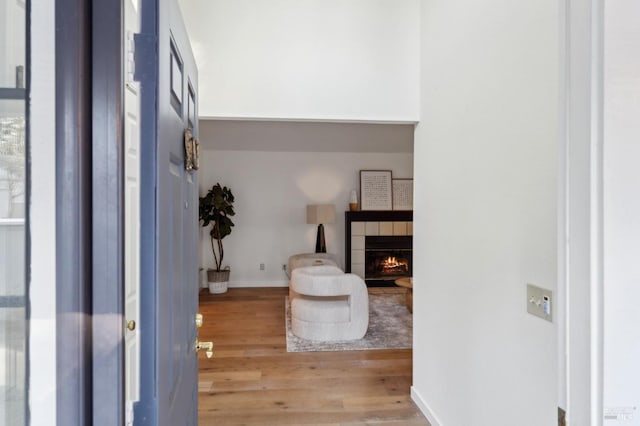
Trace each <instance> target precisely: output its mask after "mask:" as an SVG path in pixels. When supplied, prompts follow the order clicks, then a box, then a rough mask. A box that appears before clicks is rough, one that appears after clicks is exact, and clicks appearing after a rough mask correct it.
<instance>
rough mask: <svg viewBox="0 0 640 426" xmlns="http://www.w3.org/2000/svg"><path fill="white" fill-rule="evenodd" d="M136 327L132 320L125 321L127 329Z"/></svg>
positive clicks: (131, 329)
mask: <svg viewBox="0 0 640 426" xmlns="http://www.w3.org/2000/svg"><path fill="white" fill-rule="evenodd" d="M135 329H136V322H135V321H134V320H129V321H127V330H129V331H133V330H135Z"/></svg>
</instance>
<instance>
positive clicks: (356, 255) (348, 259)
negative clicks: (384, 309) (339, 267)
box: [345, 211, 413, 286]
mask: <svg viewBox="0 0 640 426" xmlns="http://www.w3.org/2000/svg"><path fill="white" fill-rule="evenodd" d="M345 239H346V241H345V269H346V271H347V272H352V273H354V274H356V275H359V276H360V277H362V278H363V279H364V280H365V282H366V283H367V285H368V286H390V285H393V284H394V281H395V280H396V279H398V278H401V277H410V276H411V275H412V248H413V212H411V211H357V212H346V213H345Z"/></svg>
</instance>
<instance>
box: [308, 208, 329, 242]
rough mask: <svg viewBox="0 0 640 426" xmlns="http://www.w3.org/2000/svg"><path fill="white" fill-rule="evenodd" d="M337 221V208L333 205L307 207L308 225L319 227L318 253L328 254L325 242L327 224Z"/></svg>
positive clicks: (317, 237)
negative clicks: (325, 225)
mask: <svg viewBox="0 0 640 426" xmlns="http://www.w3.org/2000/svg"><path fill="white" fill-rule="evenodd" d="M335 221H336V206H335V205H333V204H310V205H308V206H307V223H308V224H310V225H315V224H317V225H318V235H317V236H316V253H326V252H327V245H326V243H325V240H324V225H323V224H325V223H334V222H335Z"/></svg>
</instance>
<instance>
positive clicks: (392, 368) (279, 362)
mask: <svg viewBox="0 0 640 426" xmlns="http://www.w3.org/2000/svg"><path fill="white" fill-rule="evenodd" d="M372 291H374V292H375V291H377V292H394V291H402V289H394V288H391V289H372ZM287 292H288V289H286V288H253V289H248V288H247V289H230V290H229V292H227V293H226V294H223V295H210V294H208V293H207V292H206V290H205V292H202V293H200V313H202V314H203V315H204V326H203V327H202V328H201V329H200V340H201V341H213V344H214V357H213V358H212V359H207V358H206V357H205V356H204V354H202V353H200V354H199V355H198V357H199V362H200V367H199V421H200V425H295V424H298V425H303V424H304V425H355V424H371V425H373V424H376V425H377V424H385V425H407V426H410V425H429V423H428V422H427V420H426V419H425V418H424V416H423V415H422V414H421V413H420V411H419V410H418V408H417V407H416V406H415V404H414V403H413V401H412V400H411V397H410V386H411V370H412V359H411V357H412V353H411V350H410V349H403V350H372V351H344V352H302V353H287V350H286V341H285V326H284V323H285V317H284V297H285V296H286V295H287Z"/></svg>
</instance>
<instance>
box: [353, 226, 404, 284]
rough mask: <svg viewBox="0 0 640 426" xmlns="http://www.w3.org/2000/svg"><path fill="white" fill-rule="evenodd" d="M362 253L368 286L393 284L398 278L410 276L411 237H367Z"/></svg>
mask: <svg viewBox="0 0 640 426" xmlns="http://www.w3.org/2000/svg"><path fill="white" fill-rule="evenodd" d="M364 253H365V254H364V255H365V280H366V282H367V284H368V285H384V284H393V281H394V280H396V279H398V278H402V277H410V276H411V275H412V268H411V257H412V238H411V236H389V237H387V236H384V237H380V236H367V237H366V239H365V251H364Z"/></svg>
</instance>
